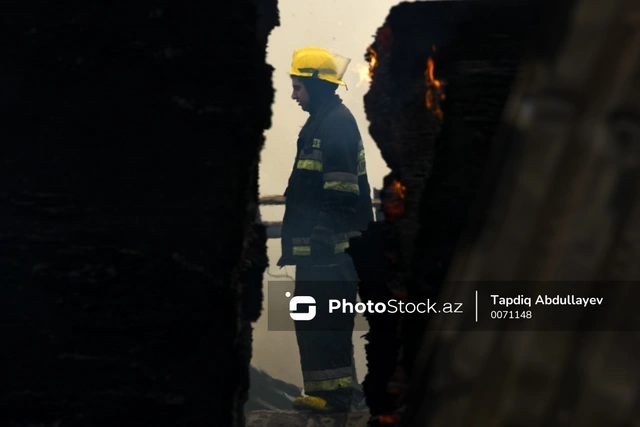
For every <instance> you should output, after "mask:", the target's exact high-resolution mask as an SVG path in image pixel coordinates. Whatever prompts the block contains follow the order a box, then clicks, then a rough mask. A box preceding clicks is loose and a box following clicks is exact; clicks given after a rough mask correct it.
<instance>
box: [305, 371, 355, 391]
mask: <svg viewBox="0 0 640 427" xmlns="http://www.w3.org/2000/svg"><path fill="white" fill-rule="evenodd" d="M352 371H353V368H352V367H351V366H348V367H344V368H337V369H323V370H320V371H302V377H303V378H304V391H305V393H306V392H311V391H330V390H337V389H341V388H346V387H351V386H352V385H353V377H352V376H351V374H352Z"/></svg>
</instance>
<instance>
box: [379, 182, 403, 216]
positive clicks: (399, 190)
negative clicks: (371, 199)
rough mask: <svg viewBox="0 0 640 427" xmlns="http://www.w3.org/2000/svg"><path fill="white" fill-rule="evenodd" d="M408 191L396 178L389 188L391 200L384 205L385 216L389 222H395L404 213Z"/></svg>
mask: <svg viewBox="0 0 640 427" xmlns="http://www.w3.org/2000/svg"><path fill="white" fill-rule="evenodd" d="M406 191H407V187H405V186H404V185H402V183H401V182H400V181H398V180H397V179H395V178H394V179H393V181H391V184H390V185H389V187H387V195H388V198H389V200H388V201H387V202H386V203H385V204H384V215H385V218H386V219H387V220H388V221H390V222H394V221H396V220H397V219H398V218H399V217H400V216H401V215H402V214H403V213H404V199H405V197H406Z"/></svg>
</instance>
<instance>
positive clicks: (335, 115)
mask: <svg viewBox="0 0 640 427" xmlns="http://www.w3.org/2000/svg"><path fill="white" fill-rule="evenodd" d="M285 197H286V205H285V214H284V219H283V221H282V257H281V258H280V261H278V265H279V266H283V265H329V264H332V263H338V262H340V261H344V260H346V259H348V254H345V253H344V250H345V249H346V248H347V247H348V241H349V239H350V238H351V237H354V236H357V235H359V234H360V233H359V231H360V230H365V229H366V228H367V226H368V224H369V222H371V221H373V211H372V205H371V189H370V187H369V181H368V179H367V170H366V162H365V155H364V146H363V144H362V138H361V135H360V132H359V130H358V125H357V123H356V120H355V119H354V117H353V115H352V114H351V112H350V111H349V109H348V108H347V107H346V106H345V105H344V104H343V103H342V100H341V99H340V97H339V96H337V95H333V96H332V97H330V98H329V99H328V100H327V101H325V102H324V103H323V104H322V105H321V106H320V107H319V108H318V109H317V111H316V112H315V113H313V114H311V115H310V116H309V118H308V120H307V122H306V123H305V125H304V126H303V128H302V129H301V131H300V134H299V136H298V144H297V155H296V158H295V162H294V165H293V170H292V172H291V176H290V177H289V183H288V186H287V190H286V191H285ZM319 229H321V230H324V231H325V233H323V236H324V241H325V242H324V243H325V244H326V245H324V246H323V247H325V248H329V249H330V250H323V251H319V250H318V251H317V253H314V251H313V250H312V248H317V247H318V246H317V245H315V244H314V242H315V241H316V240H317V238H316V237H314V238H313V239H312V237H313V236H317V235H318V233H317V230H319ZM314 250H315V249H314Z"/></svg>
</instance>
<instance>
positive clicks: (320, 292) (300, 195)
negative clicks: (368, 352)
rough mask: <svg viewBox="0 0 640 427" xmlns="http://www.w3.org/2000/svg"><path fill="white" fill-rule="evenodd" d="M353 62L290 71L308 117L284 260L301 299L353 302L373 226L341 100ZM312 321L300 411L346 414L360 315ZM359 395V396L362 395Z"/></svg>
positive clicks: (302, 63) (301, 63)
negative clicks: (359, 252) (363, 244)
mask: <svg viewBox="0 0 640 427" xmlns="http://www.w3.org/2000/svg"><path fill="white" fill-rule="evenodd" d="M349 61H350V60H349V59H347V58H343V57H340V56H338V55H333V54H331V53H330V52H329V51H327V50H326V49H323V48H320V47H315V46H310V47H304V48H301V49H297V50H296V51H295V52H294V54H293V63H292V66H291V71H290V73H289V74H290V75H291V83H292V87H293V93H292V94H291V98H292V99H293V100H294V101H297V103H298V104H299V105H300V107H301V108H302V109H303V110H304V111H306V112H308V113H309V117H308V119H307V121H306V123H305V125H304V126H303V127H302V129H301V131H300V134H299V136H298V143H297V152H296V157H295V161H294V165H293V170H292V172H291V176H290V178H289V182H288V186H287V189H286V191H285V196H286V205H285V214H284V219H283V222H282V258H281V259H280V260H279V261H278V265H279V266H285V265H295V266H296V273H295V281H296V284H295V295H307V296H312V297H314V299H315V300H316V303H317V306H318V307H327V305H328V299H330V298H333V299H339V300H342V299H345V300H346V301H349V302H352V303H355V301H356V294H357V283H358V278H357V274H356V271H355V268H354V265H353V262H352V260H351V258H350V256H349V255H348V254H347V253H345V249H346V248H347V247H348V245H349V239H350V238H352V237H354V236H358V235H359V234H360V233H359V231H360V230H364V229H366V228H367V226H368V224H369V222H371V221H373V211H372V204H371V190H370V187H369V182H368V179H367V173H366V164H365V156H364V147H363V144H362V138H361V136H360V131H359V130H358V125H357V124H356V121H355V119H354V117H353V115H352V114H351V112H350V111H349V109H348V108H347V107H346V106H345V105H344V104H343V103H342V100H341V99H340V97H339V96H338V95H337V94H336V89H337V88H338V86H346V85H345V83H344V82H343V81H342V80H341V79H342V75H343V74H344V71H345V70H346V67H347V65H348V63H349ZM316 313H317V314H316V317H315V318H314V319H313V321H312V322H302V321H296V322H295V328H296V338H297V341H298V349H299V352H300V361H301V365H302V376H303V382H304V392H305V393H304V394H305V396H303V397H298V398H296V399H295V400H294V402H293V406H294V408H296V409H311V410H318V411H327V412H329V411H333V412H343V411H344V412H348V411H349V410H350V409H351V405H352V403H353V393H354V388H356V387H357V388H358V390H361V388H360V386H359V384H357V378H356V377H355V366H354V363H353V343H352V334H353V327H354V316H355V315H354V314H349V313H347V314H344V315H343V314H336V313H333V314H329V313H327V312H325V311H324V310H317V311H316ZM356 393H357V391H356Z"/></svg>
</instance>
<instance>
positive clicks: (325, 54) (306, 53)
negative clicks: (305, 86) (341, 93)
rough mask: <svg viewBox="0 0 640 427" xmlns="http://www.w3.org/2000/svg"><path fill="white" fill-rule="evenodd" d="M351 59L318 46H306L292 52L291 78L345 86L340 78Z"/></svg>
mask: <svg viewBox="0 0 640 427" xmlns="http://www.w3.org/2000/svg"><path fill="white" fill-rule="evenodd" d="M349 62H351V59H349V58H345V57H343V56H340V55H334V54H332V53H331V52H329V51H328V50H326V49H323V48H321V47H318V46H307V47H303V48H300V49H296V50H295V51H294V52H293V62H292V63H291V71H290V72H289V74H290V75H292V76H298V77H317V78H319V79H320V80H325V81H328V82H331V83H335V84H338V85H340V86H346V84H345V82H343V81H342V80H341V79H342V76H343V75H344V72H345V71H346V70H347V66H348V65H349Z"/></svg>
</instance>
